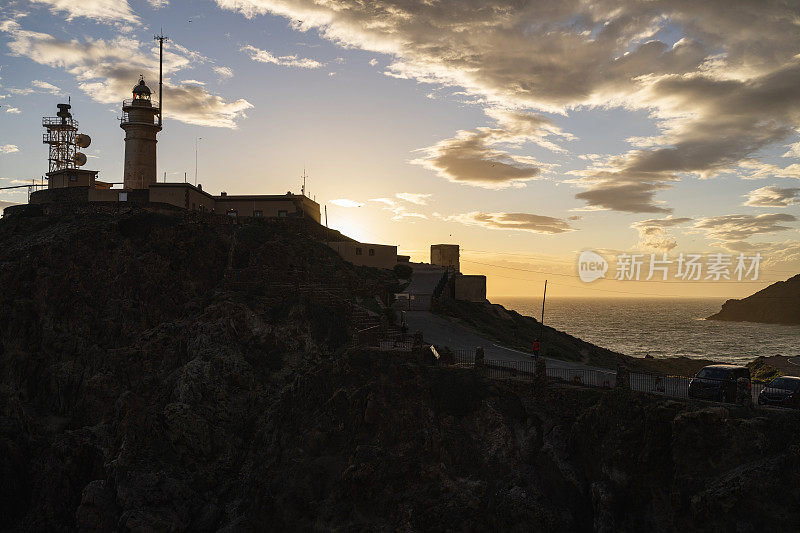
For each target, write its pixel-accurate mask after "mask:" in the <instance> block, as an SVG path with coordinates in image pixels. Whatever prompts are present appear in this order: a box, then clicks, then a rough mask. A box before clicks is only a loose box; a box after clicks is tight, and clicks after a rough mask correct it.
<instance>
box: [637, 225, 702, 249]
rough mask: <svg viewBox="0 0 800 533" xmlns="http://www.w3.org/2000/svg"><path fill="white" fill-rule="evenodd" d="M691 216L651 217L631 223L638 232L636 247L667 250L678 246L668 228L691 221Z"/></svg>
mask: <svg viewBox="0 0 800 533" xmlns="http://www.w3.org/2000/svg"><path fill="white" fill-rule="evenodd" d="M691 221H692V219H691V218H686V217H681V218H673V217H672V216H668V217H666V218H653V219H650V220H642V221H640V222H635V223H633V224H631V227H632V228H633V229H635V230H637V231H638V232H639V243H638V248H640V249H648V250H659V251H662V252H668V251H670V250H672V249H673V248H675V247H677V246H678V242H677V241H676V240H675V237H674V236H673V235H672V234H671V233H670V232H669V229H668V228H671V227H673V226H678V225H680V224H685V223H687V222H691Z"/></svg>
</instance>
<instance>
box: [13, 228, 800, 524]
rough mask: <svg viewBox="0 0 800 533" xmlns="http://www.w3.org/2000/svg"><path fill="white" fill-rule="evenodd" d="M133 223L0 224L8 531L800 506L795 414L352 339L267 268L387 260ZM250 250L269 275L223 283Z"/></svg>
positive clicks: (655, 515) (376, 279)
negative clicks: (558, 378) (440, 358)
mask: <svg viewBox="0 0 800 533" xmlns="http://www.w3.org/2000/svg"><path fill="white" fill-rule="evenodd" d="M126 216H127V215H126ZM137 220H138V222H136V221H137ZM118 222H120V221H119V220H116V219H114V218H113V217H105V218H104V217H100V216H94V215H87V216H86V217H84V218H80V217H74V218H66V219H61V220H56V219H44V218H42V217H38V218H37V217H36V216H31V217H25V218H17V219H16V220H9V221H6V220H4V221H2V222H0V286H2V287H3V288H4V290H3V291H0V338H1V339H2V351H0V475H2V479H3V483H2V484H0V517H2V520H3V525H4V527H6V528H7V529H11V530H18V531H52V530H56V531H63V530H79V531H107V530H122V531H126V530H130V531H231V532H232V531H260V530H397V529H402V530H406V531H416V530H526V531H528V530H530V531H583V530H593V529H594V530H597V531H611V530H613V531H643V530H659V531H679V530H697V531H718V530H720V529H735V528H736V527H739V528H740V529H747V528H752V527H755V526H756V525H757V526H758V527H759V528H762V529H772V530H796V529H798V527H800V511H798V510H797V506H796V502H797V501H798V499H800V494H798V483H797V479H798V478H800V452H798V450H800V437H799V435H800V418H798V415H797V414H796V413H790V412H774V413H773V412H764V411H753V410H750V409H744V408H740V407H738V406H731V407H725V408H703V407H698V406H695V405H692V404H688V403H685V402H680V401H670V400H660V399H657V398H650V397H646V396H639V395H636V394H634V393H631V392H630V391H616V390H608V391H597V390H591V389H582V388H578V387H570V386H559V385H551V386H548V387H546V388H545V387H538V386H537V385H536V384H535V383H533V384H532V383H527V382H515V381H490V380H487V379H485V378H483V377H481V376H480V375H479V374H478V373H477V372H475V371H474V370H472V369H463V368H448V367H445V366H441V365H429V364H420V363H418V362H417V361H416V360H415V359H414V358H413V357H411V358H406V357H403V356H399V355H392V354H387V353H378V352H376V353H373V352H370V351H365V350H360V349H348V348H347V341H348V334H349V333H350V332H351V331H352V329H353V328H352V327H351V323H350V318H349V317H350V315H348V314H347V310H346V307H347V306H344V305H342V306H340V307H337V306H335V305H331V299H330V298H326V299H325V301H324V302H322V301H319V300H314V299H313V295H300V294H296V293H294V292H292V291H290V292H289V293H280V295H279V296H276V295H274V294H272V293H271V292H270V290H271V289H270V286H271V285H274V286H279V285H280V281H281V279H280V276H282V275H283V274H282V273H281V272H282V271H281V269H282V268H288V265H294V266H293V268H296V269H298V270H300V271H302V272H303V273H304V274H303V275H304V276H305V278H304V280H305V282H309V283H311V282H316V283H323V282H326V283H328V282H330V280H334V281H335V282H336V283H338V284H340V285H341V286H342V287H345V288H347V289H348V290H352V291H354V292H358V291H367V292H368V293H369V291H371V296H374V295H375V294H379V293H381V291H384V290H386V291H388V290H390V289H391V286H390V284H391V283H393V278H391V276H392V274H391V273H389V274H386V273H381V272H375V271H371V270H369V269H356V268H354V267H352V266H350V265H347V264H345V263H343V262H342V261H341V260H340V259H339V258H338V256H335V254H333V253H332V252H331V251H330V250H329V249H327V247H325V246H324V244H322V243H316V242H313V241H309V240H307V239H306V238H305V237H303V236H302V235H297V234H292V233H290V232H286V231H285V230H281V229H280V228H278V229H274V230H273V229H270V228H262V227H256V228H247V229H245V228H242V229H237V228H235V227H226V226H223V227H217V228H215V227H206V226H200V225H193V224H190V223H186V222H181V221H172V222H167V221H164V220H161V219H159V220H156V221H150V222H148V223H147V231H144V230H142V232H140V231H139V230H138V229H137V226H136V224H138V223H140V222H141V220H140V219H134V222H130V221H127V222H125V223H123V224H121V225H120V224H118ZM232 246H233V247H235V248H236V249H235V250H232V248H231V247H232ZM233 252H235V253H233ZM231 255H235V256H236V260H237V261H239V262H241V263H242V264H243V265H247V267H248V268H253V269H255V271H257V272H262V271H263V272H267V271H269V272H270V277H268V278H266V279H268V280H269V283H266V282H265V283H264V284H262V285H261V286H260V288H259V289H258V290H249V289H248V290H233V289H230V288H226V281H225V271H226V268H227V266H226V265H227V261H228V259H229V256H231ZM67 264H69V265H70V268H66V269H65V268H64V265H67ZM259 269H263V270H259ZM365 287H366V288H365ZM368 295H369V294H368ZM371 296H370V297H371Z"/></svg>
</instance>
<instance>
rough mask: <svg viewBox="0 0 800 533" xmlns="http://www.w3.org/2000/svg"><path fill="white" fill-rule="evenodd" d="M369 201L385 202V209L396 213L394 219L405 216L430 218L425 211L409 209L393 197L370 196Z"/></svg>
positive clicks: (400, 218)
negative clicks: (419, 211)
mask: <svg viewBox="0 0 800 533" xmlns="http://www.w3.org/2000/svg"><path fill="white" fill-rule="evenodd" d="M401 194H402V193H401ZM369 201H370V202H377V203H380V204H383V205H384V207H383V208H384V209H385V210H387V211H391V212H392V213H393V214H394V216H393V217H392V220H402V219H404V218H420V219H427V218H428V216H427V215H425V214H423V213H418V212H415V211H409V210H408V208H407V207H406V206H404V205H402V204H401V203H400V202H398V201H396V200H394V199H392V198H370V200H369ZM418 205H419V204H418Z"/></svg>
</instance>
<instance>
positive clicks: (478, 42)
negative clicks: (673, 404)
mask: <svg viewBox="0 0 800 533" xmlns="http://www.w3.org/2000/svg"><path fill="white" fill-rule="evenodd" d="M160 32H163V33H164V34H165V35H167V36H168V37H169V41H167V43H166V45H165V58H164V68H165V90H164V93H165V94H164V130H163V131H162V132H161V133H160V134H159V144H158V151H159V152H158V154H159V161H158V174H159V178H160V179H163V178H164V176H165V175H166V179H167V180H168V181H182V180H184V179H187V180H188V181H191V182H194V180H195V176H197V181H198V182H199V183H202V185H203V188H204V189H205V190H207V191H210V192H212V193H214V194H216V193H218V192H219V191H226V192H228V193H230V194H237V193H251V194H258V193H260V194H275V193H282V192H286V191H293V192H299V189H300V186H301V178H300V176H301V175H302V174H303V172H304V170H305V171H306V172H307V174H308V177H309V178H308V193H309V195H310V196H312V197H314V198H315V199H316V200H317V201H318V202H319V203H320V204H321V205H323V206H326V207H327V214H328V223H329V225H330V226H331V227H333V228H336V229H339V230H341V231H342V232H343V233H345V234H347V235H349V236H351V237H353V238H356V239H359V240H361V241H362V242H373V243H384V244H396V245H397V246H398V248H399V251H400V253H405V254H408V255H411V257H412V260H415V261H424V260H427V259H428V257H429V246H430V244H434V243H457V244H460V245H461V248H462V271H463V272H465V273H473V274H479V273H483V274H486V275H487V276H488V281H487V284H488V293H489V296H490V297H491V296H500V295H503V296H509V295H514V296H538V295H539V294H540V293H541V291H542V284H543V282H544V280H545V279H548V294H549V295H553V296H591V297H612V296H620V297H636V296H644V297H650V296H676V297H682V296H686V297H697V296H713V297H718V298H728V297H742V296H746V295H747V294H750V293H752V292H755V291H756V290H759V289H761V288H763V287H764V286H766V285H768V284H769V283H771V282H773V281H776V280H781V279H786V278H788V277H790V276H791V275H793V274H796V273H798V272H800V223H798V217H799V216H800V138H799V136H798V131H800V91H798V90H797V87H798V86H800V7H798V6H797V5H794V6H793V5H792V3H791V2H778V1H776V2H772V1H766V0H748V1H737V2H734V3H731V2H728V1H725V2H723V1H717V0H707V1H704V2H684V1H678V0H671V1H659V0H652V1H648V2H641V1H627V2H625V1H623V2H619V1H615V2H610V1H596V2H584V1H569V0H558V1H548V0H541V1H529V2H525V1H521V2H508V1H505V2H503V1H499V0H486V1H466V2H465V1H464V0H459V1H449V0H443V1H429V0H428V1H422V0H405V1H375V2H357V1H355V0H337V1H336V2H332V1H330V0H298V1H291V0H216V1H193V2H191V3H190V2H177V1H172V2H169V1H166V0H83V1H81V2H68V1H66V0H31V1H28V0H11V1H5V2H3V3H2V5H1V6H0V106H1V107H0V186H10V185H16V184H20V183H30V182H31V180H34V179H41V177H42V175H43V174H44V172H46V165H47V150H46V146H45V145H43V144H42V143H41V134H42V133H43V129H42V127H41V123H40V119H41V117H42V116H52V115H55V112H56V111H57V109H56V104H57V103H59V102H62V101H65V100H66V99H67V97H69V98H71V103H72V105H73V108H72V111H73V114H74V116H75V117H76V118H77V119H78V121H79V122H80V129H81V132H83V133H87V134H89V135H90V136H91V137H92V139H93V142H92V145H91V147H90V148H88V149H87V150H86V154H87V156H88V157H89V162H88V164H87V166H86V168H91V169H94V170H99V171H100V179H102V180H105V181H109V182H118V181H121V176H122V158H123V151H124V146H123V132H122V130H121V129H120V128H119V124H118V121H117V118H118V117H119V116H120V114H121V110H120V107H121V102H122V100H123V99H124V98H129V97H130V91H131V89H132V87H133V86H134V85H135V83H136V82H137V81H138V79H139V75H140V74H141V75H143V76H144V77H145V80H146V81H147V83H148V84H149V85H150V87H151V88H152V89H153V90H154V92H155V91H156V89H157V85H158V83H157V71H158V54H157V43H155V42H154V41H153V36H154V35H155V34H157V33H160ZM195 149H196V150H195ZM195 154H197V165H195ZM23 191H24V190H23ZM24 201H26V193H25V192H21V191H17V192H8V191H0V207H2V206H4V205H6V204H7V203H15V202H24ZM586 250H592V251H595V252H596V253H597V254H599V255H600V256H602V257H604V258H606V259H607V261H608V262H609V266H608V271H607V274H606V278H605V279H599V280H597V281H593V282H591V283H586V282H583V281H581V279H580V278H579V275H578V273H579V271H578V257H579V254H581V252H583V251H586ZM651 254H653V255H651ZM664 254H667V256H666V259H667V260H668V261H672V263H670V265H669V269H670V270H669V271H668V272H667V273H666V274H664V275H665V276H666V278H667V279H666V280H665V279H663V277H664V276H662V275H661V273H660V272H658V271H656V273H655V274H654V275H653V276H652V279H651V280H650V281H646V280H645V278H646V277H648V274H649V271H648V270H649V265H650V264H651V263H652V259H658V260H661V261H663V260H664ZM681 254H683V255H684V257H688V256H689V255H693V254H701V255H702V261H703V265H704V268H705V270H703V272H702V275H701V276H700V277H699V279H696V280H695V279H685V278H686V276H685V275H684V276H680V275H679V274H680V273H679V272H678V267H679V266H680V265H679V258H680V257H681ZM720 254H721V255H720ZM755 254H760V255H759V258H760V259H759V261H758V264H759V274H758V277H757V279H752V278H754V277H755V276H754V272H753V271H752V270H751V272H750V275H749V276H748V275H745V276H743V279H742V281H741V282H740V281H739V280H738V276H737V275H736V273H735V267H736V266H737V260H739V259H741V260H742V261H745V262H746V265H747V266H748V267H751V266H752V263H753V261H752V257H753V256H755ZM628 256H641V257H640V258H635V259H634V263H635V262H636V260H637V259H640V260H642V261H643V262H644V264H643V266H642V267H641V268H642V275H641V277H640V279H638V280H637V279H635V277H633V276H629V274H630V272H629V271H627V272H626V270H625V268H623V266H621V265H625V264H626V261H628V260H627V259H625V258H626V257H628ZM726 261H730V265H729V267H728V268H727V270H728V273H729V277H730V278H731V280H726V279H725V278H724V276H723V277H721V278H720V279H716V277H715V275H714V274H713V270H712V271H709V269H710V268H712V266H711V263H715V264H717V267H716V268H717V270H719V265H725V264H726ZM740 274H741V272H740ZM745 274H746V272H745ZM618 276H620V277H625V278H626V279H621V280H617V279H614V278H616V277H618ZM626 276H627V277H626ZM628 277H632V278H633V279H628Z"/></svg>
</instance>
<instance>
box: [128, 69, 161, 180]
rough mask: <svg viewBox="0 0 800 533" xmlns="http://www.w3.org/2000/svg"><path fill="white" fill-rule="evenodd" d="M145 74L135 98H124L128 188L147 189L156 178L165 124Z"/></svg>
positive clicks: (138, 84) (135, 90)
mask: <svg viewBox="0 0 800 533" xmlns="http://www.w3.org/2000/svg"><path fill="white" fill-rule="evenodd" d="M150 95H151V92H150V89H149V88H148V87H147V85H145V83H144V78H142V79H140V80H139V83H137V84H136V86H135V87H134V88H133V98H132V99H131V100H125V101H124V102H122V121H121V122H120V125H119V126H120V127H121V128H122V129H123V130H125V168H124V172H123V181H124V182H125V185H124V187H125V188H126V189H147V188H148V187H150V185H151V184H153V183H155V182H156V142H158V141H157V140H156V135H157V134H158V132H159V131H161V125H160V124H158V123H157V122H156V120H155V119H156V116H157V115H158V114H159V111H160V109H159V107H158V104H157V103H154V102H153V101H152V100H151V98H150Z"/></svg>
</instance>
